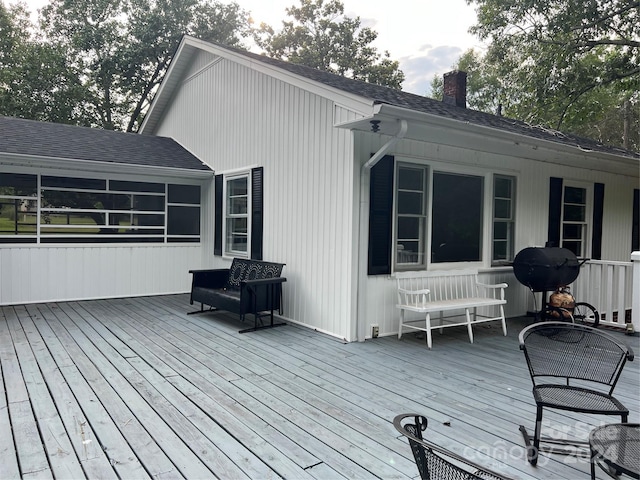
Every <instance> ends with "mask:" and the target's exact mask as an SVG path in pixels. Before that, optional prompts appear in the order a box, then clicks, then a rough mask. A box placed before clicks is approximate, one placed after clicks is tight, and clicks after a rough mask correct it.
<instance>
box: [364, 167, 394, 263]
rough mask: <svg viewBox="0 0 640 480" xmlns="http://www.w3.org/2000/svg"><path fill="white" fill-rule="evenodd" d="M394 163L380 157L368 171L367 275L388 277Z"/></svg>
mask: <svg viewBox="0 0 640 480" xmlns="http://www.w3.org/2000/svg"><path fill="white" fill-rule="evenodd" d="M393 172H394V159H393V157H392V156H390V155H386V156H384V157H383V158H382V159H381V160H380V161H379V162H378V163H377V164H376V165H375V166H374V167H373V168H372V169H371V179H370V187H371V188H370V191H369V268H368V273H369V275H384V274H390V273H391V241H392V240H391V229H392V222H393Z"/></svg>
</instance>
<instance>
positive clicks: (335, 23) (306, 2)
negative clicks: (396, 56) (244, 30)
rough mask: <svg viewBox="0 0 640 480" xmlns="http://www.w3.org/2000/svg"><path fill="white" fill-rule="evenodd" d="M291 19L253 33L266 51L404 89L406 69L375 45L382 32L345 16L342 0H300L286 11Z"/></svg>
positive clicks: (305, 63) (283, 58) (263, 25)
mask: <svg viewBox="0 0 640 480" xmlns="http://www.w3.org/2000/svg"><path fill="white" fill-rule="evenodd" d="M286 12H287V15H288V16H289V17H291V18H292V20H290V21H283V22H282V30H281V31H279V32H277V33H276V32H275V31H274V29H273V28H272V27H270V26H269V25H266V24H262V25H260V28H259V30H257V31H256V33H255V41H256V43H257V44H258V45H259V46H260V47H261V48H263V49H264V50H265V52H266V53H267V55H269V56H271V57H274V58H280V59H282V60H287V61H289V62H292V63H297V64H303V65H307V66H309V67H313V68H317V69H319V70H324V71H327V72H331V73H335V74H338V75H342V76H344V77H349V78H353V79H356V80H363V81H367V82H370V83H376V84H379V85H385V86H388V87H392V88H396V89H400V88H401V86H402V82H403V81H404V73H403V72H402V71H401V70H400V69H399V63H398V62H397V61H393V60H391V58H390V55H389V52H388V51H385V52H384V53H382V54H381V53H378V51H377V50H376V48H374V47H373V46H371V43H372V42H373V41H374V40H375V39H376V38H377V36H378V34H377V32H375V31H374V30H372V29H371V28H367V27H361V23H360V18H359V17H356V18H349V17H345V16H344V5H343V4H342V2H340V0H329V1H325V0H300V6H299V7H296V6H291V7H290V8H287V9H286Z"/></svg>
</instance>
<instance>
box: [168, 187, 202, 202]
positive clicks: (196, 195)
mask: <svg viewBox="0 0 640 480" xmlns="http://www.w3.org/2000/svg"><path fill="white" fill-rule="evenodd" d="M169 202H170V203H189V204H192V205H200V185H169Z"/></svg>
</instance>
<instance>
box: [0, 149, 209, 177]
mask: <svg viewBox="0 0 640 480" xmlns="http://www.w3.org/2000/svg"><path fill="white" fill-rule="evenodd" d="M0 159H2V164H3V165H12V166H16V167H30V168H39V169H43V168H46V169H56V170H61V169H68V170H71V171H83V172H90V173H107V174H114V173H120V174H129V175H141V176H146V175H153V176H166V177H177V178H183V179H186V178H189V179H192V178H193V179H200V180H203V179H209V178H212V177H213V175H214V171H213V170H212V169H211V168H210V167H208V166H207V169H206V170H204V169H203V170H196V169H191V168H179V167H163V166H154V165H141V164H131V163H120V162H104V161H100V160H83V159H74V158H61V157H50V156H42V155H27V154H22V153H5V152H0ZM203 165H205V166H206V164H204V163H203Z"/></svg>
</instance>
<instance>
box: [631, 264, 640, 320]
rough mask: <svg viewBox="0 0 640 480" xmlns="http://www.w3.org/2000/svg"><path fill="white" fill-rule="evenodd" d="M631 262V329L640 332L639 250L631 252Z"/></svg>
mask: <svg viewBox="0 0 640 480" xmlns="http://www.w3.org/2000/svg"><path fill="white" fill-rule="evenodd" d="M631 262H632V263H633V285H632V288H631V292H632V294H631V295H632V296H633V298H632V301H631V323H632V324H633V330H634V331H635V332H640V252H633V253H632V254H631Z"/></svg>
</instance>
